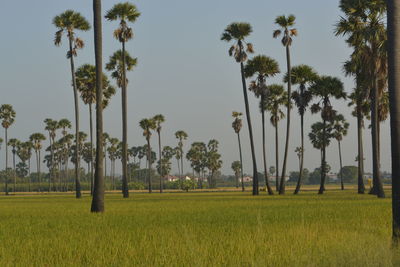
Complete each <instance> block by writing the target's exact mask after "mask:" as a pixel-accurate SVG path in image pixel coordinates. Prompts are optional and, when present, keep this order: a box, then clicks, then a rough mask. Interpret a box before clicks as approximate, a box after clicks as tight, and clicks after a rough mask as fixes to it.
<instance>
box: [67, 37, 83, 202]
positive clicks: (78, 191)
mask: <svg viewBox="0 0 400 267" xmlns="http://www.w3.org/2000/svg"><path fill="white" fill-rule="evenodd" d="M72 38H73V36H72V35H69V38H68V39H69V52H70V63H71V74H72V89H73V91H74V102H75V191H76V193H75V196H76V198H81V197H82V194H81V182H80V180H79V99H78V91H77V89H76V79H75V65H74V54H73V52H72V51H73V49H72V41H73V40H72Z"/></svg>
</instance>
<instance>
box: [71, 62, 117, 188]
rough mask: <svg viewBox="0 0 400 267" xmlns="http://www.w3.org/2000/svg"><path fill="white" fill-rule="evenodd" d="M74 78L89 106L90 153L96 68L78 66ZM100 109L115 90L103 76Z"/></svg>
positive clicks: (91, 167) (91, 161) (91, 181)
mask: <svg viewBox="0 0 400 267" xmlns="http://www.w3.org/2000/svg"><path fill="white" fill-rule="evenodd" d="M75 76H76V85H77V89H78V92H79V93H80V94H81V98H82V100H83V103H85V104H86V105H88V106H89V128H90V131H89V135H90V145H91V149H90V151H94V149H93V116H92V106H93V104H96V93H97V92H96V67H95V66H93V65H90V64H84V65H82V66H80V67H79V68H78V69H77V70H76V73H75ZM102 86H103V88H102V92H103V97H102V103H103V105H102V108H103V109H105V108H106V107H107V105H108V103H109V101H110V99H111V97H112V96H113V95H115V88H114V87H113V86H112V85H110V82H109V80H108V77H107V76H106V75H105V74H103V81H102ZM93 158H94V155H92V157H91V160H90V192H91V193H92V194H93V186H94V176H93V174H94V173H93V168H94V167H93V162H94V161H93Z"/></svg>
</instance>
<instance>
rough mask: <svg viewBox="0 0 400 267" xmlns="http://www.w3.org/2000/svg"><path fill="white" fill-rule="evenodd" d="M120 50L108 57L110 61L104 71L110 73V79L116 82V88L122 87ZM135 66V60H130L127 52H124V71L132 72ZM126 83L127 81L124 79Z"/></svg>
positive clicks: (121, 57)
mask: <svg viewBox="0 0 400 267" xmlns="http://www.w3.org/2000/svg"><path fill="white" fill-rule="evenodd" d="M122 59H123V56H122V50H118V51H116V52H115V53H114V54H113V55H112V56H110V61H109V62H108V63H107V65H106V70H108V71H112V73H111V77H112V78H114V79H115V80H116V81H117V85H118V87H120V88H121V87H122V80H123V79H122V76H123V75H122V71H123V67H122V63H123V62H122ZM136 64H137V58H132V57H131V56H130V55H129V53H128V52H127V51H125V68H126V70H128V71H129V70H132V69H133V67H135V66H136ZM126 83H128V79H126Z"/></svg>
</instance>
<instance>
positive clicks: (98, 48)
mask: <svg viewBox="0 0 400 267" xmlns="http://www.w3.org/2000/svg"><path fill="white" fill-rule="evenodd" d="M93 13H94V23H93V24H94V40H95V42H94V45H95V59H96V77H97V78H96V99H97V101H96V171H95V178H94V187H93V199H92V206H91V212H104V176H103V160H102V159H103V157H104V155H103V147H102V146H103V138H104V136H103V101H102V98H103V92H102V90H103V79H101V78H100V77H102V76H103V70H102V68H103V66H102V65H103V61H102V51H103V50H102V47H103V46H102V31H101V0H93Z"/></svg>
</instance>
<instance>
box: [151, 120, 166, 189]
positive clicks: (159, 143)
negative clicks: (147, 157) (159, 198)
mask: <svg viewBox="0 0 400 267" xmlns="http://www.w3.org/2000/svg"><path fill="white" fill-rule="evenodd" d="M153 120H154V122H155V123H156V131H157V134H158V158H159V161H160V164H161V163H162V161H161V160H162V154H161V128H162V127H161V123H163V122H165V118H164V115H162V114H158V115H155V116H154V117H153ZM160 166H161V165H160ZM162 191H163V184H162V175H161V174H160V193H162Z"/></svg>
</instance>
